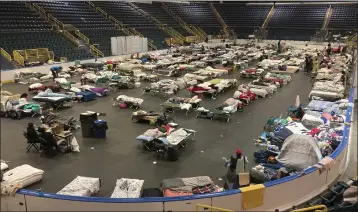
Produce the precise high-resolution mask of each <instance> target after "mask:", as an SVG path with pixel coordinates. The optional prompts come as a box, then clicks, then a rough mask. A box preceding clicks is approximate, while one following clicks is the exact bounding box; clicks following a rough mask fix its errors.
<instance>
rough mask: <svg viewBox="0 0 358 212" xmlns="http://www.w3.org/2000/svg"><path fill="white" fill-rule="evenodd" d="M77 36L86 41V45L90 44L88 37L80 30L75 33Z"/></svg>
mask: <svg viewBox="0 0 358 212" xmlns="http://www.w3.org/2000/svg"><path fill="white" fill-rule="evenodd" d="M75 34H76V35H77V36H78V37H80V38H81V39H82V40H84V42H85V43H86V44H89V42H90V41H89V38H88V37H87V36H86V35H84V34H83V33H82V32H80V31H79V30H76V31H75Z"/></svg>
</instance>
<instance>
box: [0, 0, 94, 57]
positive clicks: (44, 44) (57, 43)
mask: <svg viewBox="0 0 358 212" xmlns="http://www.w3.org/2000/svg"><path fill="white" fill-rule="evenodd" d="M0 17H1V33H0V37H1V43H0V47H2V48H3V49H5V50H6V51H7V52H8V53H10V54H12V52H13V50H23V49H33V48H48V49H49V50H50V51H54V54H55V58H56V59H59V57H67V58H68V60H78V59H87V58H90V57H92V55H91V54H89V53H88V52H87V50H85V49H78V48H77V47H75V46H74V45H73V44H72V43H71V42H70V41H68V40H67V39H66V38H65V37H63V36H62V35H60V34H58V33H57V32H55V31H52V30H51V29H52V28H51V25H50V24H49V23H48V22H46V21H45V20H44V19H42V18H41V17H40V16H39V15H37V14H36V13H35V12H33V11H31V10H30V9H29V8H28V7H26V6H25V3H24V2H20V1H18V2H14V1H12V2H1V1H0Z"/></svg>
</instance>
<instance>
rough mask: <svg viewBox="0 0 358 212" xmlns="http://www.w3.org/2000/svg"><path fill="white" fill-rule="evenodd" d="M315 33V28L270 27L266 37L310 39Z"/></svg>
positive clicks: (275, 38) (274, 38)
mask: <svg viewBox="0 0 358 212" xmlns="http://www.w3.org/2000/svg"><path fill="white" fill-rule="evenodd" d="M315 33H316V30H315V29H288V28H269V31H268V34H267V36H266V38H267V39H272V40H301V41H309V40H311V38H312V36H313V35H314V34H315Z"/></svg>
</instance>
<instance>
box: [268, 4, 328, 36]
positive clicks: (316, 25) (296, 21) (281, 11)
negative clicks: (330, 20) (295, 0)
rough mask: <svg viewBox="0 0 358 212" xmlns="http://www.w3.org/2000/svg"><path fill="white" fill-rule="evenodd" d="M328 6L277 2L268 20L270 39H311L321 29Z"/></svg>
mask: <svg viewBox="0 0 358 212" xmlns="http://www.w3.org/2000/svg"><path fill="white" fill-rule="evenodd" d="M328 7H329V5H322V4H316V5H314V4H292V5H287V4H276V7H275V11H274V13H273V14H272V17H271V19H270V21H269V22H268V28H269V32H268V36H267V37H268V39H276V40H302V41H309V40H311V39H312V37H313V36H314V34H315V33H316V31H317V30H320V29H321V27H322V25H323V22H324V19H325V16H326V11H327V8H328Z"/></svg>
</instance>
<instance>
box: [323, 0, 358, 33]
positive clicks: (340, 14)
mask: <svg viewBox="0 0 358 212" xmlns="http://www.w3.org/2000/svg"><path fill="white" fill-rule="evenodd" d="M328 27H329V28H340V29H357V28H358V4H337V5H332V15H331V19H330V22H329V25H328Z"/></svg>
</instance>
